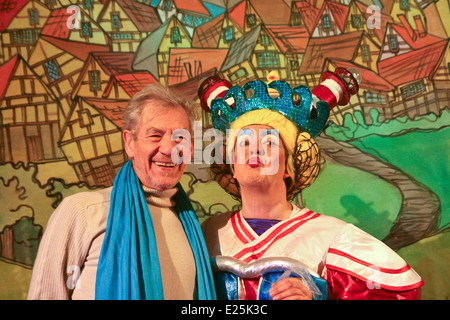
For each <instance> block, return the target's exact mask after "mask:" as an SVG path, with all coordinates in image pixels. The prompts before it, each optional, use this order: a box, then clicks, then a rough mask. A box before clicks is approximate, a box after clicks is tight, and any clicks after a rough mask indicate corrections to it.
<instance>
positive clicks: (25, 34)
mask: <svg viewBox="0 0 450 320" xmlns="http://www.w3.org/2000/svg"><path fill="white" fill-rule="evenodd" d="M33 42H34V37H33V30H30V29H27V30H22V43H25V44H28V43H33Z"/></svg>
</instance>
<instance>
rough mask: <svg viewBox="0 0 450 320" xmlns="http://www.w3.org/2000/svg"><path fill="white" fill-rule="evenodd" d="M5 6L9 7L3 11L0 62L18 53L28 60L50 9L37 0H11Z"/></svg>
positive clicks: (0, 30)
mask: <svg viewBox="0 0 450 320" xmlns="http://www.w3.org/2000/svg"><path fill="white" fill-rule="evenodd" d="M3 6H9V7H7V8H6V10H5V11H4V12H2V13H1V15H2V17H1V23H0V37H1V38H0V47H1V52H0V64H1V63H3V62H5V61H7V60H9V59H10V58H11V57H13V56H14V55H16V54H20V55H21V56H22V57H23V58H24V59H25V60H28V56H29V54H30V52H31V50H32V49H33V47H34V45H35V44H36V42H37V40H38V38H39V34H40V31H41V29H42V28H43V27H44V24H45V22H46V21H47V18H48V16H49V15H50V10H49V9H48V8H47V7H46V6H44V5H43V4H42V3H40V2H39V1H37V0H11V1H8V2H4V4H3ZM8 8H9V9H8Z"/></svg>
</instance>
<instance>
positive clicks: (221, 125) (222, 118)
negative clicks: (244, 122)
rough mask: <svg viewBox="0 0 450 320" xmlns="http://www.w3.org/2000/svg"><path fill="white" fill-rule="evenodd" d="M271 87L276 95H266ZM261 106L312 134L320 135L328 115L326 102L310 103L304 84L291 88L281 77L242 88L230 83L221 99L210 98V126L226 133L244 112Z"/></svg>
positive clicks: (271, 90) (313, 135) (311, 99)
mask: <svg viewBox="0 0 450 320" xmlns="http://www.w3.org/2000/svg"><path fill="white" fill-rule="evenodd" d="M273 90H276V91H277V95H278V96H277V97H273V96H271V95H270V94H269V92H273ZM251 92H253V94H252V95H251V96H250V97H248V95H247V93H251ZM295 95H297V96H298V99H297V98H296V97H295ZM229 98H234V105H233V106H231V105H229V104H228V103H227V101H226V100H228V99H229ZM294 98H295V99H294ZM228 101H229V100H228ZM314 107H315V108H314ZM261 109H269V110H273V111H276V112H279V113H280V114H282V115H284V116H285V117H286V118H288V119H289V120H291V121H292V122H293V123H295V124H296V125H297V126H298V127H299V128H300V129H301V130H303V131H306V132H308V133H309V134H310V135H311V136H312V137H316V136H317V135H319V134H320V133H321V132H322V130H323V129H324V128H325V127H326V125H327V121H328V116H329V114H330V107H329V105H328V103H327V102H325V101H318V102H316V103H315V105H314V106H313V96H312V94H311V91H310V90H309V89H308V88H307V87H305V86H303V85H301V86H298V87H295V88H293V89H291V87H290V85H289V84H288V83H287V82H285V81H280V80H276V81H273V82H270V83H269V84H266V83H265V82H263V81H259V80H256V81H252V82H249V83H247V84H245V85H244V86H243V87H242V88H241V87H239V86H233V87H231V88H230V89H229V90H228V91H227V92H226V93H225V95H224V97H223V98H216V99H214V100H212V101H211V112H212V120H213V125H214V127H215V128H216V129H219V130H221V131H222V132H226V129H228V128H229V127H230V124H231V123H232V122H233V121H235V120H236V119H237V118H238V117H240V116H241V115H243V114H244V113H247V112H250V111H253V110H261ZM313 109H315V110H314V111H313ZM312 111H313V112H312Z"/></svg>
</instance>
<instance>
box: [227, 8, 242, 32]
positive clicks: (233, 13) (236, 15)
mask: <svg viewBox="0 0 450 320" xmlns="http://www.w3.org/2000/svg"><path fill="white" fill-rule="evenodd" d="M245 8H246V1H242V2H241V3H238V4H237V5H236V6H234V7H233V8H232V9H231V10H229V11H228V17H229V18H230V19H231V20H232V21H233V22H234V23H235V24H236V25H237V26H238V27H239V28H241V30H244V28H245Z"/></svg>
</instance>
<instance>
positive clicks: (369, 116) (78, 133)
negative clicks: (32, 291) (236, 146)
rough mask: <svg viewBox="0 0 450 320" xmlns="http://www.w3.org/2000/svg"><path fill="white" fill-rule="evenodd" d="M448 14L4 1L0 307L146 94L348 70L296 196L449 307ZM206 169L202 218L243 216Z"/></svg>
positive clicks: (197, 171)
mask: <svg viewBox="0 0 450 320" xmlns="http://www.w3.org/2000/svg"><path fill="white" fill-rule="evenodd" d="M449 19H450V14H449V5H448V2H447V1H442V0H439V1H437V0H436V1H434V0H378V1H376V0H359V1H355V0H334V1H324V0H302V1H293V0H228V1H227V0H137V1H133V0H0V298H1V299H25V298H26V293H27V290H28V285H29V281H30V278H31V271H32V267H33V262H34V259H35V256H36V252H37V249H38V246H39V241H40V239H41V237H42V234H43V232H44V231H45V228H46V224H47V221H48V219H49V217H50V215H51V214H52V212H53V210H54V209H55V208H56V207H57V206H58V204H59V203H60V202H61V201H62V199H63V198H64V197H67V196H69V195H71V194H73V193H76V192H82V191H89V190H93V189H96V188H104V187H107V186H110V185H111V184H112V182H113V179H114V176H115V175H116V173H117V172H118V170H119V169H120V168H121V166H122V165H123V164H124V163H125V161H127V157H126V154H125V153H124V146H123V143H122V139H121V128H122V124H123V119H122V112H123V110H124V108H125V106H126V104H127V101H128V100H129V99H130V97H132V96H133V95H134V94H135V93H136V92H137V91H139V90H140V89H141V88H142V87H144V86H145V85H147V84H149V83H153V82H160V83H162V84H163V85H165V86H168V87H170V88H172V89H173V90H175V91H177V92H179V93H180V94H183V95H186V96H188V97H191V98H193V99H197V97H196V94H197V88H198V86H199V83H200V81H201V80H202V79H204V78H205V77H208V76H211V75H215V74H216V75H220V76H222V77H224V78H226V79H228V80H230V81H231V82H232V83H233V84H238V85H242V84H243V83H245V82H247V81H250V80H254V79H263V80H264V79H266V78H267V75H268V73H269V72H271V71H277V72H278V74H279V75H280V77H281V79H282V80H287V81H289V82H290V83H291V85H292V86H294V85H300V84H303V85H306V86H308V87H310V88H313V87H314V86H316V85H318V84H319V82H320V74H321V73H322V72H323V71H325V70H331V71H332V70H334V68H336V67H345V68H350V67H356V68H357V69H358V70H359V71H360V73H361V75H362V82H361V84H360V90H359V93H358V95H356V96H354V97H352V99H351V101H350V103H349V105H347V106H345V107H337V108H335V109H333V111H332V115H331V118H330V120H332V122H333V123H332V125H331V126H330V127H328V128H327V129H326V131H325V133H324V134H322V135H321V136H320V137H318V138H317V142H318V144H319V145H320V147H321V150H322V155H323V160H322V171H321V173H320V175H319V177H318V178H317V180H316V182H315V183H314V184H313V185H312V186H311V187H309V188H308V189H306V190H304V191H303V193H302V194H301V195H300V196H298V197H297V198H296V199H295V200H294V201H296V202H297V203H302V204H304V205H306V206H308V207H309V208H310V209H312V210H315V211H317V212H320V213H323V214H327V215H332V216H335V217H338V218H340V219H343V220H345V221H348V222H351V223H353V224H355V225H357V226H358V227H360V228H362V229H363V230H365V231H367V232H368V233H370V234H372V235H374V236H375V237H377V238H378V239H381V240H383V241H384V242H385V243H386V244H388V245H389V246H390V247H392V248H393V249H394V250H396V251H397V252H398V253H399V254H400V255H401V256H402V257H403V258H404V259H405V260H406V261H407V262H408V263H409V264H410V265H411V266H412V267H413V268H414V269H416V271H418V273H419V274H420V275H421V276H422V277H423V278H424V281H425V286H424V288H423V292H422V296H423V298H424V299H448V298H449V296H450V289H449V288H450V279H449V273H448V269H449V267H450V258H449V257H450V256H449V249H448V247H449V244H450V242H449V233H446V232H445V231H448V226H449V222H450V215H449V207H450V203H449V202H450V200H449V197H448V194H449V191H450V189H449V182H448V181H449V170H448V161H449V158H450V157H449V149H450V144H449V141H450V140H449V138H448V137H449V135H450V131H449V123H450V121H449V119H450V112H449V108H448V106H449V100H450V89H449V88H450V87H449V83H450V76H449V68H450V56H449V41H448V34H449V32H450V25H449V23H448V21H449ZM201 120H202V124H201V128H202V129H204V130H206V129H207V128H210V127H211V117H210V115H209V114H208V113H206V112H202V119H201ZM195 138H196V139H195V141H196V160H197V161H201V160H202V156H203V154H202V150H203V145H204V144H205V143H206V142H205V141H203V140H204V139H203V138H202V136H199V137H195ZM207 168H208V165H207V164H205V163H204V162H203V163H202V164H195V165H189V166H188V169H187V172H186V173H185V175H184V176H183V179H182V184H183V186H184V187H185V190H187V192H188V194H189V196H190V198H191V200H192V202H193V205H194V207H195V210H196V212H197V214H198V216H199V218H200V220H203V219H204V218H205V217H207V216H209V215H213V214H216V213H219V212H223V211H228V210H235V209H236V208H238V207H239V203H238V202H237V201H236V200H234V199H233V198H232V197H230V196H229V195H228V194H227V193H225V192H224V191H223V190H222V189H221V188H220V187H219V186H218V185H217V184H216V183H215V182H214V181H211V178H210V176H209V174H208V171H207Z"/></svg>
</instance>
